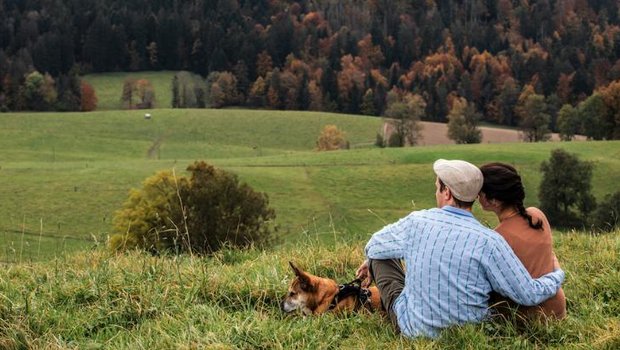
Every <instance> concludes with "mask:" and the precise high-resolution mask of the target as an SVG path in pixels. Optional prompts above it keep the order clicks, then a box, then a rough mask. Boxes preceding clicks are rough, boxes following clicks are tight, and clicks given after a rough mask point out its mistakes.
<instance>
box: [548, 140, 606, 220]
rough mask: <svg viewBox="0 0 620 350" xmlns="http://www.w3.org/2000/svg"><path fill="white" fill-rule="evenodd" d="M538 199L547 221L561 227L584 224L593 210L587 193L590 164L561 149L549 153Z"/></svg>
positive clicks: (589, 179)
mask: <svg viewBox="0 0 620 350" xmlns="http://www.w3.org/2000/svg"><path fill="white" fill-rule="evenodd" d="M540 170H541V171H542V173H543V177H542V181H541V183H540V189H539V191H538V198H539V200H540V208H541V209H542V210H543V211H544V212H545V213H546V215H547V217H548V219H549V222H551V224H553V225H557V226H562V227H579V226H583V225H585V224H586V223H587V217H588V214H589V213H590V212H591V211H592V210H593V209H594V208H595V207H596V201H595V199H594V196H592V194H591V193H590V191H591V188H592V185H591V182H592V164H591V163H590V162H586V161H581V160H579V158H578V157H577V156H576V155H575V154H570V153H568V152H566V151H564V150H562V149H555V150H553V151H551V158H549V161H544V162H543V163H542V164H541V166H540Z"/></svg>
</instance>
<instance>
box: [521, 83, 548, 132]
mask: <svg viewBox="0 0 620 350" xmlns="http://www.w3.org/2000/svg"><path fill="white" fill-rule="evenodd" d="M546 110H547V105H546V103H545V98H544V96H542V95H538V94H531V95H529V96H527V97H526V98H525V101H524V102H523V103H522V104H521V105H520V106H519V108H518V111H517V113H518V115H519V118H520V120H521V122H520V126H521V130H522V131H523V139H524V140H525V141H528V142H539V141H547V140H549V138H550V137H551V136H550V135H549V133H550V130H549V123H550V122H551V116H550V115H549V114H547V112H546Z"/></svg>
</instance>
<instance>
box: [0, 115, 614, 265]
mask: <svg viewBox="0 0 620 350" xmlns="http://www.w3.org/2000/svg"><path fill="white" fill-rule="evenodd" d="M151 113H152V115H153V119H151V120H145V119H144V118H143V112H141V111H123V112H119V111H108V112H93V113H69V114H55V113H39V114H19V113H18V114H10V113H9V114H0V125H2V126H3V127H2V128H1V129H0V147H1V148H2V150H3V152H2V155H1V156H0V167H1V168H0V180H1V181H2V182H3V183H4V185H3V186H2V188H1V189H0V232H1V233H2V234H1V235H0V257H1V258H0V260H3V261H30V260H40V259H48V258H50V257H53V256H55V255H56V254H58V253H59V252H62V251H65V250H66V251H75V250H80V249H83V248H85V247H90V246H92V245H95V244H97V243H95V242H99V243H98V244H101V243H102V242H105V240H106V237H107V235H108V234H109V233H110V228H111V220H112V217H113V215H114V211H115V210H116V209H118V208H119V207H120V206H121V204H122V202H123V201H124V200H125V198H126V197H127V193H128V191H129V189H130V188H136V187H139V186H140V183H141V181H142V180H143V179H145V178H146V177H148V176H150V175H152V174H154V173H155V172H156V171H157V170H161V169H171V168H175V169H176V171H177V173H178V174H182V173H183V171H184V169H185V167H186V166H187V165H188V164H190V163H191V162H193V161H194V160H197V159H202V160H206V161H208V162H210V163H213V164H215V165H217V166H220V167H223V168H225V169H227V170H230V171H232V172H234V173H236V174H238V175H239V177H240V178H241V180H242V181H247V182H248V183H249V184H251V185H252V186H254V187H255V188H256V189H258V190H260V191H264V192H266V193H267V194H268V195H269V197H270V201H271V203H272V205H273V207H274V208H275V209H276V213H277V222H278V223H279V225H280V233H279V234H280V237H281V243H284V244H290V243H292V242H294V241H295V240H297V239H298V238H299V237H301V236H303V235H304V234H307V232H320V236H321V239H322V240H324V241H326V242H329V241H333V236H334V235H333V234H332V233H330V232H331V231H330V230H329V229H327V228H330V227H331V228H333V229H336V230H338V232H341V233H342V234H343V235H346V236H347V237H360V236H366V235H367V234H368V233H370V232H372V231H373V230H375V229H377V228H379V227H381V226H382V225H383V224H384V223H385V222H388V221H390V220H393V219H395V218H397V217H399V216H401V215H403V214H404V213H407V212H408V211H410V210H412V209H414V208H426V207H430V206H433V205H434V202H433V195H432V194H433V188H432V186H431V185H430V184H432V181H433V179H432V173H431V171H430V169H431V167H430V165H431V164H432V162H433V161H434V160H435V159H437V158H462V159H467V160H470V161H472V162H474V163H475V164H483V163H485V162H490V161H498V160H501V161H506V162H509V163H512V164H515V165H516V166H517V167H518V168H519V169H520V170H521V171H522V173H523V175H524V178H525V184H526V188H527V197H526V204H528V205H532V204H536V203H537V195H536V193H537V188H538V184H539V182H540V174H539V171H538V169H539V165H540V162H542V161H543V160H545V159H547V158H548V157H549V152H550V150H552V149H554V148H557V147H562V148H564V149H566V150H568V151H569V152H574V153H577V154H578V155H579V156H580V157H581V158H582V159H587V160H591V161H594V162H595V168H594V178H593V190H594V194H595V196H596V197H597V198H598V199H599V200H600V199H601V198H603V196H604V195H605V194H607V193H611V192H613V191H615V190H617V183H618V177H617V174H618V173H619V170H620V161H619V160H618V159H620V154H618V152H620V147H618V142H612V141H608V142H570V143H538V144H523V143H520V144H518V145H517V144H481V145H469V146H457V145H437V146H428V147H413V148H406V149H377V148H373V147H372V143H373V142H374V138H375V133H376V132H377V131H378V130H379V129H380V127H381V124H380V123H381V121H380V119H378V118H372V117H360V116H347V115H339V114H327V113H311V112H285V111H247V110H166V109H161V110H154V111H151ZM325 124H336V125H338V127H340V128H341V129H343V130H344V131H345V132H346V133H347V135H348V138H349V140H350V141H351V144H352V147H353V149H352V150H349V151H341V152H327V153H319V152H316V151H314V150H313V148H314V144H315V140H316V138H317V136H318V134H319V132H320V130H321V128H322V126H324V125H325ZM476 214H477V215H480V216H481V217H482V218H483V219H485V220H491V221H490V222H491V224H492V223H493V221H492V218H491V217H490V216H489V215H488V214H486V213H482V212H480V211H479V209H478V208H476Z"/></svg>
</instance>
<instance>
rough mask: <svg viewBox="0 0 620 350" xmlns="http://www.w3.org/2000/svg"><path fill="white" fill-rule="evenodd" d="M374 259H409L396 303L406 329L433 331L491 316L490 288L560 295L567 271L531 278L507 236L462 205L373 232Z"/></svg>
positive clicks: (521, 296) (526, 300)
mask: <svg viewBox="0 0 620 350" xmlns="http://www.w3.org/2000/svg"><path fill="white" fill-rule="evenodd" d="M366 256H367V257H368V258H370V259H404V261H405V266H406V274H405V287H404V289H403V291H402V293H401V294H400V296H399V297H398V298H397V299H396V301H395V302H394V304H393V308H394V312H395V313H396V316H397V320H398V325H399V328H400V330H401V332H402V333H403V334H404V335H406V336H410V337H416V336H430V337H435V336H437V335H438V333H439V331H440V330H441V329H443V328H446V327H448V326H451V325H458V324H463V323H467V322H478V321H482V320H483V319H485V318H486V317H487V315H488V300H489V292H491V291H492V290H494V291H496V292H498V293H500V294H501V295H503V296H506V297H508V298H510V299H512V300H514V301H516V302H517V303H519V304H521V305H537V304H540V303H541V302H543V301H544V300H546V299H548V298H550V297H552V296H553V295H555V294H556V292H557V290H558V288H560V286H561V284H562V282H563V280H564V272H563V271H562V270H559V269H558V270H556V271H554V272H551V273H549V274H546V275H544V276H542V277H540V278H538V279H532V278H531V277H530V274H529V273H528V272H527V270H526V269H525V267H523V264H521V262H520V261H519V259H518V258H517V257H516V256H515V254H514V253H513V251H512V249H511V248H510V246H509V245H508V243H506V241H505V240H504V238H502V236H500V235H499V234H497V233H496V232H495V231H493V230H490V229H488V228H486V227H484V226H483V225H481V224H480V223H479V222H478V220H476V219H475V218H474V217H473V215H472V214H471V213H470V212H468V211H465V210H461V209H458V208H454V207H451V206H445V207H443V208H441V209H439V208H434V209H429V210H421V211H415V212H412V213H411V214H409V215H408V216H406V217H404V218H402V219H400V220H399V221H398V222H396V223H393V224H391V225H388V226H386V227H384V228H383V229H381V230H379V231H378V232H376V233H375V234H374V235H373V236H372V237H371V239H370V241H368V244H367V245H366Z"/></svg>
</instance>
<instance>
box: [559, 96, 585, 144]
mask: <svg viewBox="0 0 620 350" xmlns="http://www.w3.org/2000/svg"><path fill="white" fill-rule="evenodd" d="M558 131H559V132H560V139H561V140H562V141H570V140H572V139H573V137H574V136H575V134H577V133H579V132H580V131H581V121H580V120H579V111H578V110H577V109H576V108H574V107H573V106H571V105H570V104H565V105H564V106H562V108H561V109H560V111H559V112H558Z"/></svg>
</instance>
